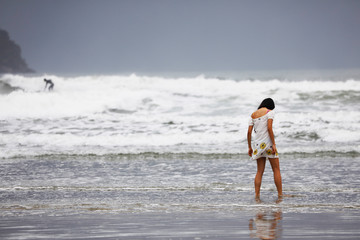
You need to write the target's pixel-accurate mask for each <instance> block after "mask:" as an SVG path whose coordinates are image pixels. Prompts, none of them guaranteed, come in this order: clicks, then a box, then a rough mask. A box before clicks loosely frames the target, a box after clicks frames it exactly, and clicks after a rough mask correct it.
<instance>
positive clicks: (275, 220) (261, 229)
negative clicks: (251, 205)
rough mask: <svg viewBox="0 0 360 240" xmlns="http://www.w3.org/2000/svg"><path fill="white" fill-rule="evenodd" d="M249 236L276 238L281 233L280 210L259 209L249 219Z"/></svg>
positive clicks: (279, 236)
mask: <svg viewBox="0 0 360 240" xmlns="http://www.w3.org/2000/svg"><path fill="white" fill-rule="evenodd" d="M249 230H250V237H251V238H258V239H278V238H281V234H282V211H281V210H280V209H277V211H273V210H264V209H262V210H259V211H258V212H257V213H256V216H255V217H254V218H252V219H250V220H249Z"/></svg>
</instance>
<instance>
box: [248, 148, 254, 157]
mask: <svg viewBox="0 0 360 240" xmlns="http://www.w3.org/2000/svg"><path fill="white" fill-rule="evenodd" d="M252 153H253V150H252V148H249V151H248V154H249V156H250V157H252Z"/></svg>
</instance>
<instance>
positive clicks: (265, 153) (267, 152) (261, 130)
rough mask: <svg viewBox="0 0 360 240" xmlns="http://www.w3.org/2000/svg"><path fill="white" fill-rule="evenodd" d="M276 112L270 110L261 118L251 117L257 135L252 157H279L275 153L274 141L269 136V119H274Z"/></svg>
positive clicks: (250, 121) (250, 124)
mask: <svg viewBox="0 0 360 240" xmlns="http://www.w3.org/2000/svg"><path fill="white" fill-rule="evenodd" d="M274 116H275V112H274V111H269V112H268V113H266V114H265V115H264V116H262V117H259V118H255V119H253V118H251V117H250V120H249V126H253V129H254V132H255V136H254V141H253V154H252V157H251V158H252V159H253V160H256V159H258V158H261V157H265V158H266V159H268V158H279V155H278V153H277V152H276V153H275V154H273V152H272V148H271V147H272V142H271V139H270V136H269V132H268V128H267V122H268V119H274Z"/></svg>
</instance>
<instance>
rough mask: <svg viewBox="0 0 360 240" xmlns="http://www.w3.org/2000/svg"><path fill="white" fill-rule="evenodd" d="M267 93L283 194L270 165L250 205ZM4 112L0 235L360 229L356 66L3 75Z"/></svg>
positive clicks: (292, 234) (336, 234)
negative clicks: (258, 122)
mask: <svg viewBox="0 0 360 240" xmlns="http://www.w3.org/2000/svg"><path fill="white" fill-rule="evenodd" d="M44 78H46V79H52V81H53V82H54V84H55V86H54V91H52V92H49V91H45V90H44V86H45V83H44V81H43V79H44ZM267 97H271V98H273V99H274V101H275V105H276V108H275V110H274V111H275V119H274V133H275V138H276V142H277V148H278V151H279V155H280V168H281V173H282V178H283V190H284V193H285V194H289V195H290V196H291V197H288V198H284V199H283V201H280V202H279V201H277V199H276V195H277V194H276V188H275V185H274V183H273V179H272V171H271V168H270V164H267V165H268V166H267V167H266V170H265V175H264V178H263V184H262V190H261V202H260V203H259V202H256V201H255V200H254V187H253V180H254V176H255V173H256V162H253V161H251V160H250V159H249V156H248V155H247V150H248V149H247V141H246V134H247V128H248V121H249V118H250V115H251V113H252V112H253V111H255V110H256V109H257V106H258V105H259V104H260V102H261V101H262V100H263V99H264V98H267ZM0 110H1V111H0V126H1V128H0V219H2V221H1V222H2V223H1V224H0V237H1V238H2V239H37V238H52V239H74V238H76V239H88V238H90V233H91V236H97V238H99V239H102V238H109V239H239V238H240V239H250V238H261V236H262V235H264V234H265V235H266V236H268V237H269V236H270V238H269V239H288V238H293V239H297V238H298V239H304V238H308V239H313V238H327V239H344V238H346V239H357V238H359V237H360V231H359V230H358V228H357V227H356V226H357V225H358V224H359V223H360V215H359V213H360V203H359V197H360V187H359V186H360V178H359V172H360V165H359V160H360V150H359V149H360V124H359V123H360V120H359V119H360V71H358V70H353V71H332V72H331V71H328V72H294V71H293V72H286V73H281V74H280V73H274V72H271V73H269V72H267V73H266V72H265V73H227V74H224V73H216V74H214V73H212V74H199V75H194V74H147V75H145V74H113V75H90V76H89V75H80V76H66V75H60V74H59V75H10V74H6V75H2V76H1V77H0ZM124 218H126V219H128V220H124ZM41 219H45V220H41ZM154 219H156V222H157V223H155V222H154V221H153V220H154ZM264 219H267V220H266V221H265V222H266V224H267V225H269V223H271V224H270V225H271V226H273V227H271V228H270V230H269V229H268V230H266V231H265V233H264V232H261V230H258V229H261V227H259V226H258V227H256V226H255V225H256V224H257V223H258V224H260V225H261V221H263V224H265V223H264ZM324 219H326V221H328V223H329V225H324V224H320V223H319V221H323V220H324ZM318 220H319V221H318ZM82 221H83V222H84V223H83V224H81V223H80V222H82ZM100 222H102V223H103V222H106V223H107V224H103V225H101V224H100ZM259 222H260V223H259ZM50 223H52V224H50ZM280 223H281V224H280ZM310 223H312V224H313V225H310ZM99 224H100V226H102V227H99ZM266 224H265V225H266ZM274 224H275V225H274ZM73 226H77V227H76V229H77V230H75V229H74V228H72V227H73ZM95 226H96V227H95ZM250 226H251V227H250ZM274 226H275V227H274ZM280 226H281V227H280ZM295 226H298V227H299V228H300V231H299V229H296V228H295ZM314 226H315V227H314ZM329 226H331V227H332V229H334V228H335V229H337V230H336V231H335V230H332V232H331V233H329V231H331V229H329ZM334 226H335V227H334ZM262 228H266V227H264V226H263V227H262ZM45 229H47V230H45ZM95 229H97V230H98V231H95ZM259 231H260V233H259ZM305 232H306V233H308V235H304V233H305ZM274 234H275V235H274ZM265 235H264V236H265ZM259 236H260V237H259Z"/></svg>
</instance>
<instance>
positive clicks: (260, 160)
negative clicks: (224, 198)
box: [247, 98, 282, 200]
mask: <svg viewBox="0 0 360 240" xmlns="http://www.w3.org/2000/svg"><path fill="white" fill-rule="evenodd" d="M274 108H275V103H274V101H273V100H272V99H271V98H266V99H264V100H263V101H262V102H261V104H260V106H259V107H258V110H257V111H255V112H253V114H251V118H250V120H249V129H248V134H247V140H248V146H249V152H248V153H249V156H250V157H251V158H252V159H253V160H256V161H257V173H256V176H255V198H256V199H257V200H259V199H260V187H261V180H262V176H263V173H264V170H265V163H266V159H269V161H270V164H271V168H272V170H273V172H274V182H275V185H276V188H277V191H278V197H279V199H280V198H282V182H281V174H280V164H279V155H278V153H277V150H276V144H275V137H274V133H273V129H272V125H273V119H274V111H272V110H273V109H274ZM253 129H254V132H255V137H254V143H253V147H254V150H253V148H252V146H251V134H252V130H253Z"/></svg>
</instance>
